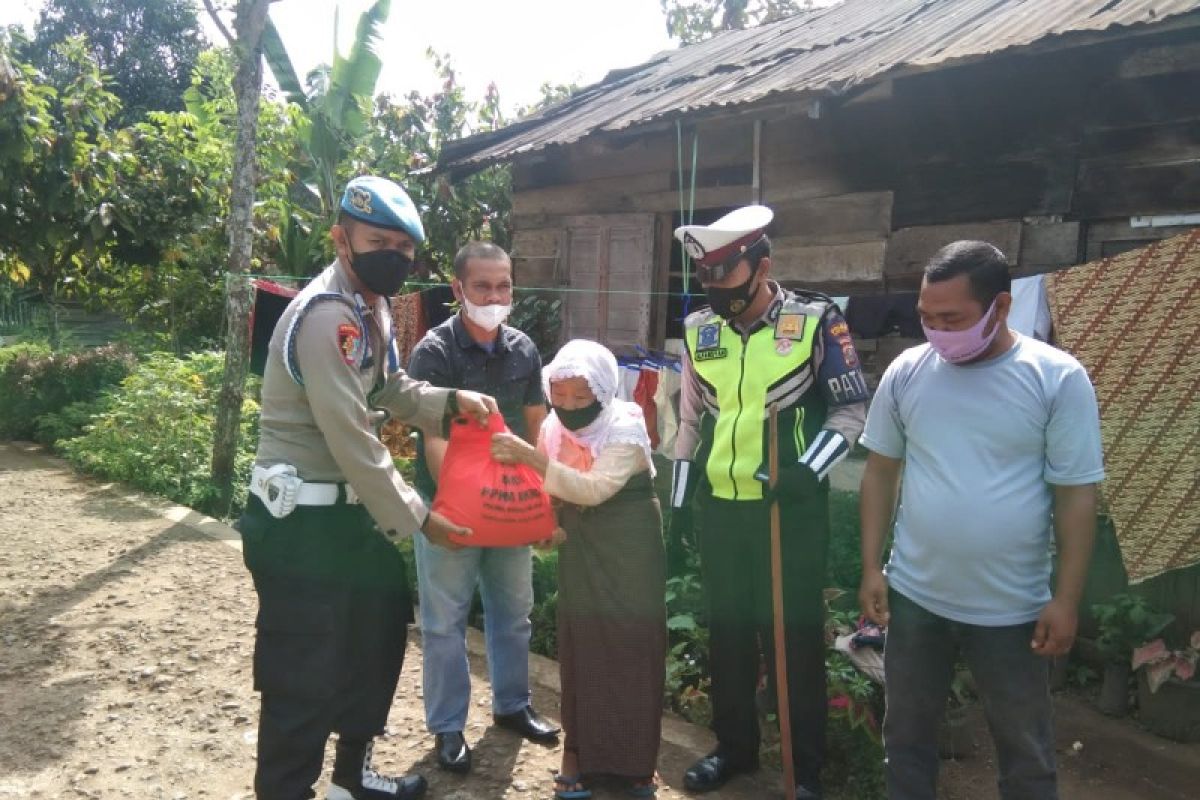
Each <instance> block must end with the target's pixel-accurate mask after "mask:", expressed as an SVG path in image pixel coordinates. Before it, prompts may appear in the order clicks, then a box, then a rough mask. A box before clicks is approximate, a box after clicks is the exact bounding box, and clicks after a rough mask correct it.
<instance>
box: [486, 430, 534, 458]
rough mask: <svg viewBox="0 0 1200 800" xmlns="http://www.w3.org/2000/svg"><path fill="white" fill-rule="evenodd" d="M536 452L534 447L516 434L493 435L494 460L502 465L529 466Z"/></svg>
mask: <svg viewBox="0 0 1200 800" xmlns="http://www.w3.org/2000/svg"><path fill="white" fill-rule="evenodd" d="M535 452H537V451H536V450H534V448H533V445H531V444H530V443H529V442H527V441H525V440H524V439H522V438H521V437H520V436H517V435H516V434H513V433H507V432H506V433H494V434H492V458H494V459H496V460H497V461H499V462H500V463H501V464H528V463H530V460H531V458H532V456H533V454H534V453H535Z"/></svg>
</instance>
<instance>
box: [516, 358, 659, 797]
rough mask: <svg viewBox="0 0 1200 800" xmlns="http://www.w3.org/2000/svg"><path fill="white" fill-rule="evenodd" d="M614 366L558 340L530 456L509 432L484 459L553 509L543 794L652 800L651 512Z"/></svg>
mask: <svg viewBox="0 0 1200 800" xmlns="http://www.w3.org/2000/svg"><path fill="white" fill-rule="evenodd" d="M618 375H619V373H618V368H617V361H616V359H615V358H614V357H613V354H612V353H611V352H609V351H608V350H607V349H606V348H605V347H603V346H602V345H599V344H597V343H596V342H590V341H586V340H583V339H575V340H573V341H570V342H568V343H567V344H566V345H564V346H563V348H562V349H561V350H560V351H559V352H558V355H557V356H556V357H555V358H554V360H553V361H551V362H550V364H549V365H547V366H546V368H545V369H544V370H543V371H542V381H543V383H544V384H545V388H546V396H547V397H549V398H550V403H551V405H552V406H553V411H552V412H551V413H550V415H549V416H548V417H547V418H546V421H545V422H544V423H543V424H542V430H541V435H540V436H539V437H538V444H537V447H536V448H534V447H531V446H530V445H529V444H528V443H526V442H525V441H523V440H522V439H520V438H519V437H517V436H513V435H511V434H503V433H502V434H497V435H496V436H495V437H493V439H492V455H493V457H495V458H496V460H497V461H501V462H505V463H514V462H520V463H524V464H528V465H530V466H531V467H533V468H534V469H536V470H537V471H538V472H540V473H541V474H542V475H543V476H544V477H545V479H546V482H545V490H546V491H547V492H548V493H549V494H550V495H551V496H553V497H555V498H557V499H558V500H559V501H561V503H560V507H559V523H560V529H559V531H558V532H556V539H557V541H558V542H561V550H560V552H559V560H558V661H559V670H560V673H561V679H562V725H563V730H564V732H565V734H566V739H565V742H564V748H563V760H562V769H561V773H560V774H559V775H558V776H557V777H556V778H555V796H556V797H558V798H562V800H573V799H574V798H585V797H590V796H591V793H590V790H588V789H587V787H586V786H585V784H584V783H583V780H582V778H583V777H584V776H591V775H614V776H620V777H623V778H625V779H628V780H629V784H630V785H629V789H630V793H631V794H634V795H636V796H650V795H653V794H654V792H655V789H656V788H657V785H656V779H655V764H656V763H657V760H658V745H659V738H660V734H661V720H662V702H663V680H664V663H665V658H666V650H667V630H666V607H665V604H664V595H665V586H666V567H665V559H664V554H663V543H662V514H661V512H660V510H659V505H658V498H657V497H656V496H655V494H654V486H653V481H652V479H653V477H654V464H653V462H652V461H651V459H650V438H649V436H648V435H647V432H646V423H645V420H644V418H643V417H642V410H641V409H640V408H639V407H638V406H637V405H636V404H634V403H630V402H626V401H624V400H618V399H617V397H616V394H617V383H618V380H619V378H618Z"/></svg>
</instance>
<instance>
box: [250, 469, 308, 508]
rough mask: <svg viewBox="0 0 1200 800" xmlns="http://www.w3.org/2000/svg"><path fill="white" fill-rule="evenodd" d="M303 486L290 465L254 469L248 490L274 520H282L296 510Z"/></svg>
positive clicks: (302, 482)
mask: <svg viewBox="0 0 1200 800" xmlns="http://www.w3.org/2000/svg"><path fill="white" fill-rule="evenodd" d="M303 484H304V481H303V480H301V479H300V476H299V475H298V474H297V472H296V468H295V467H293V466H292V465H291V464H276V465H275V466H273V467H255V468H254V471H253V473H252V476H251V478H250V490H251V491H252V492H254V494H256V495H257V496H258V498H259V499H260V500H262V502H263V505H264V506H266V509H267V511H269V512H270V513H271V516H273V517H275V518H276V519H283V518H284V517H286V516H287V515H288V514H290V513H292V511H294V510H295V509H296V501H297V500H298V499H299V495H300V487H301V486H302V485H303Z"/></svg>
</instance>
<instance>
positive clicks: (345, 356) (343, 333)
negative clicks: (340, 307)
mask: <svg viewBox="0 0 1200 800" xmlns="http://www.w3.org/2000/svg"><path fill="white" fill-rule="evenodd" d="M362 341H363V338H362V331H361V330H359V327H358V326H357V325H354V324H352V323H349V322H343V323H342V324H341V325H338V329H337V343H338V349H339V350H341V351H342V360H343V361H345V362H346V363H347V364H349V365H351V366H357V364H358V360H359V358H360V357H361V356H362Z"/></svg>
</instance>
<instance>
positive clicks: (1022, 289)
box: [1008, 275, 1051, 342]
mask: <svg viewBox="0 0 1200 800" xmlns="http://www.w3.org/2000/svg"><path fill="white" fill-rule="evenodd" d="M1044 278H1045V276H1044V275H1033V276H1031V277H1029V278H1018V279H1017V280H1015V281H1013V282H1012V308H1011V309H1010V310H1009V312H1008V327H1010V328H1012V329H1013V330H1014V331H1017V332H1018V333H1022V334H1024V335H1025V336H1032V337H1033V338H1034V339H1038V340H1040V341H1043V342H1048V341H1050V328H1051V323H1050V303H1049V302H1048V301H1047V300H1046V282H1045V280H1044Z"/></svg>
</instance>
